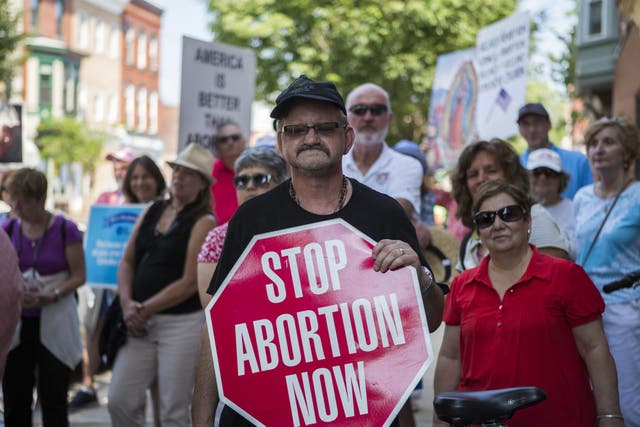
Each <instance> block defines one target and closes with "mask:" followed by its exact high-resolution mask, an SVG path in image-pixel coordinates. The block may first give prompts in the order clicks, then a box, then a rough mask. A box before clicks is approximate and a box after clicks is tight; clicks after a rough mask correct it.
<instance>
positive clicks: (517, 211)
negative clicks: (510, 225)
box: [473, 205, 527, 229]
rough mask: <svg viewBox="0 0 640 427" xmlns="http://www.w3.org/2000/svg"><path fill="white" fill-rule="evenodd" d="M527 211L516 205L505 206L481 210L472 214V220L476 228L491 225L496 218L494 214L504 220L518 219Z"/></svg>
mask: <svg viewBox="0 0 640 427" xmlns="http://www.w3.org/2000/svg"><path fill="white" fill-rule="evenodd" d="M526 213H527V211H526V210H525V209H524V208H523V207H521V206H518V205H510V206H505V207H503V208H500V209H498V210H497V211H482V212H476V213H475V214H473V222H475V224H476V227H478V229H481V228H487V227H491V226H492V225H493V223H494V221H495V220H496V216H499V217H500V219H501V220H502V221H504V222H515V221H520V220H521V219H522V218H524V216H525V214H526Z"/></svg>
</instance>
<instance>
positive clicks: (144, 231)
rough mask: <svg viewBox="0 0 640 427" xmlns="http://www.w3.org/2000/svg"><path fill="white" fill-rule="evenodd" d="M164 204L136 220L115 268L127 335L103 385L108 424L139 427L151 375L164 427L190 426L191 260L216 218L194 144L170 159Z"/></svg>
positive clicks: (194, 348)
mask: <svg viewBox="0 0 640 427" xmlns="http://www.w3.org/2000/svg"><path fill="white" fill-rule="evenodd" d="M168 163H169V165H170V166H171V168H172V169H173V176H172V178H171V183H170V187H169V195H170V197H169V199H168V200H159V201H156V202H154V203H153V204H152V205H151V206H150V207H149V208H148V209H147V210H145V211H144V212H143V213H142V215H141V216H140V218H139V219H138V221H137V223H136V225H135V227H134V229H133V232H132V234H131V238H130V239H129V243H128V244H127V247H126V249H125V253H124V256H123V258H122V261H121V263H120V267H119V269H118V291H119V295H120V302H121V304H122V311H123V316H124V321H125V324H126V326H127V331H128V336H127V342H126V344H125V345H124V346H123V347H122V348H121V349H120V351H119V352H118V355H117V358H116V360H115V364H114V366H113V376H112V379H111V386H110V387H109V413H110V415H111V421H112V424H113V425H114V426H116V427H117V426H144V425H145V410H144V409H145V401H146V390H147V388H148V387H149V385H150V384H151V382H152V381H153V380H154V378H156V377H157V383H158V391H159V399H160V422H161V424H162V425H173V426H188V425H191V417H190V411H189V405H190V403H191V396H192V392H193V384H194V375H195V364H196V358H197V354H198V350H199V347H200V344H199V343H200V332H201V328H202V324H203V320H204V319H203V312H202V310H201V307H200V301H199V299H198V295H197V284H196V257H197V255H198V252H199V250H200V247H201V246H202V243H203V241H204V239H205V237H206V235H207V233H208V232H209V230H210V229H211V228H213V227H214V226H215V219H214V218H213V215H212V214H211V210H210V207H209V206H210V205H209V202H210V198H211V192H210V191H209V187H210V186H211V168H212V165H213V156H212V155H211V153H210V152H209V151H208V150H207V149H206V148H203V147H201V146H199V145H196V144H191V145H189V146H187V148H185V149H184V150H183V151H182V152H181V153H180V154H179V155H178V158H177V159H176V160H175V161H173V162H168Z"/></svg>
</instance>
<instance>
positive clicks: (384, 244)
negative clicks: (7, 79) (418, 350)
mask: <svg viewBox="0 0 640 427" xmlns="http://www.w3.org/2000/svg"><path fill="white" fill-rule="evenodd" d="M391 104H392V103H391V99H390V97H389V94H388V93H387V91H386V90H385V89H384V88H382V87H380V86H378V85H375V84H373V83H365V84H362V85H360V86H358V87H356V88H354V89H353V90H352V91H351V92H350V93H349V94H348V96H347V97H346V100H345V99H343V97H342V95H341V94H340V93H339V92H338V90H337V88H336V87H335V85H334V84H333V83H331V82H318V81H314V80H311V79H309V78H308V77H306V76H300V77H299V78H298V79H296V80H295V81H294V82H292V83H291V85H290V86H289V87H287V88H286V89H285V90H284V91H283V92H282V93H281V94H280V95H279V96H278V97H277V99H276V102H275V106H274V108H273V110H272V112H271V118H273V119H274V127H275V130H276V134H277V140H276V145H275V147H272V146H268V147H267V146H260V147H248V144H247V138H246V136H245V135H244V134H243V131H242V129H241V127H240V126H239V125H238V124H237V123H233V122H224V123H221V124H220V126H219V127H218V129H217V135H216V138H215V141H214V143H213V146H212V147H208V148H207V147H202V146H199V145H195V144H191V145H188V146H187V147H185V148H184V149H183V150H182V151H181V152H180V153H178V156H177V158H176V159H175V160H174V161H172V162H168V165H169V166H170V168H171V170H172V174H171V178H170V179H169V180H168V181H165V178H164V176H163V174H162V172H161V170H160V168H159V167H158V165H157V164H156V163H155V162H154V160H153V159H151V158H150V157H148V156H146V155H138V154H137V153H135V152H133V151H132V150H130V149H123V150H120V151H118V152H116V153H112V154H109V155H108V156H107V160H109V161H111V162H112V164H113V172H114V177H115V179H116V182H117V183H118V188H117V190H114V191H112V192H108V193H105V194H103V195H101V196H100V197H99V198H98V200H97V203H99V204H113V205H119V204H144V205H145V207H144V209H143V211H142V213H141V214H140V216H139V217H138V219H137V222H136V223H135V226H134V227H133V231H132V232H131V235H130V237H129V240H128V243H127V245H126V248H125V251H124V255H123V257H122V260H121V261H120V264H119V268H118V274H117V291H116V292H115V293H113V292H110V291H104V290H95V291H92V292H94V297H95V298H96V303H95V304H94V306H95V307H94V309H93V310H94V311H95V312H94V313H91V314H87V313H86V312H85V311H86V310H85V311H83V309H82V308H81V307H80V306H81V305H83V298H84V297H83V292H84V291H82V289H79V287H80V286H81V285H82V284H83V283H84V282H85V276H86V272H85V258H84V253H83V250H82V235H81V233H80V231H79V230H78V227H77V226H76V224H75V223H74V222H73V221H71V220H70V219H68V218H66V217H64V216H63V215H57V214H54V213H52V212H50V211H48V210H47V209H46V208H45V202H46V194H47V180H46V177H45V175H44V174H43V173H42V172H39V171H38V170H35V169H32V168H23V169H19V170H17V171H14V172H13V173H12V174H11V176H9V177H8V179H7V181H6V182H3V186H2V197H3V199H5V200H6V201H7V202H8V203H9V205H10V207H11V212H10V215H9V216H8V218H6V219H5V220H4V222H3V223H2V227H3V229H4V231H5V233H0V234H1V235H0V245H1V247H2V252H3V253H5V254H7V255H8V256H3V258H2V261H0V265H1V266H2V271H3V277H6V278H7V280H3V289H2V293H3V299H2V300H1V303H0V304H1V305H0V316H1V317H0V318H1V319H2V321H1V322H0V324H1V327H2V329H1V330H0V377H1V378H2V387H3V397H4V422H5V424H6V425H7V426H29V425H32V417H33V415H32V407H33V395H34V393H33V390H34V387H35V388H36V390H37V395H38V400H39V402H40V405H41V407H42V418H43V424H44V425H45V426H66V425H68V411H69V410H75V409H77V408H80V407H83V406H84V405H87V404H90V403H92V402H94V401H95V400H96V392H95V388H94V385H93V381H94V380H93V376H94V375H95V374H96V372H97V370H98V367H99V366H100V356H99V352H98V339H99V337H100V334H101V330H102V324H103V321H104V315H105V314H106V312H107V309H108V308H109V307H110V306H111V305H113V304H119V305H120V306H121V308H122V313H123V322H124V324H125V325H126V329H127V340H126V342H125V344H124V345H123V346H122V347H121V348H120V350H119V352H118V354H117V357H116V359H115V363H114V364H113V366H112V377H111V383H110V387H109V401H108V410H109V414H110V416H111V420H112V424H113V425H114V426H144V425H145V422H146V407H145V405H146V403H147V400H148V398H147V393H150V395H151V402H152V405H153V411H152V413H153V417H154V422H155V425H157V426H187V425H191V424H192V423H193V424H194V425H214V422H215V425H219V426H223V427H224V426H241V425H251V423H250V422H249V421H248V420H246V419H244V418H243V417H242V415H240V414H239V413H238V412H236V411H235V410H234V409H233V408H230V407H228V406H226V405H224V404H223V403H222V402H221V401H220V399H219V396H218V390H217V387H216V378H215V371H214V369H213V361H212V355H211V351H210V344H209V335H208V333H207V330H206V327H204V314H203V308H205V307H206V306H207V304H208V303H209V301H210V300H211V297H212V295H213V294H214V293H215V292H216V291H217V289H219V288H220V286H221V285H222V283H223V282H224V280H225V278H226V277H227V275H228V274H229V272H230V271H232V269H233V267H234V265H235V263H236V261H237V259H238V258H239V257H240V255H241V254H242V253H243V251H244V250H245V249H246V247H247V245H248V244H249V242H250V241H251V239H252V238H253V236H255V235H258V234H262V233H266V232H271V231H275V230H280V229H285V228H290V227H295V226H301V225H305V224H310V223H315V222H318V221H323V220H328V219H334V218H341V219H342V220H344V221H346V222H348V223H349V224H351V225H353V226H354V227H356V228H357V229H359V230H361V231H362V232H364V233H365V234H367V235H368V236H370V237H371V238H372V239H374V240H375V241H376V242H377V244H376V245H375V246H374V248H373V250H372V253H371V256H372V258H373V260H374V261H373V267H372V268H373V269H374V270H375V271H379V272H381V273H385V272H387V271H389V270H394V269H397V268H400V267H403V266H413V267H415V269H416V271H417V274H418V280H419V284H420V288H421V291H422V303H423V305H424V307H425V311H426V314H427V322H428V325H429V330H430V331H434V330H435V329H437V328H438V327H439V325H440V324H441V323H444V324H445V327H444V338H443V344H442V348H441V350H440V353H439V355H438V360H437V366H436V374H435V383H434V385H433V386H434V388H435V393H436V394H438V393H442V392H446V391H452V390H487V389H495V388H505V387H516V386H532V385H533V386H538V387H540V388H542V389H544V390H545V392H546V393H547V399H546V401H544V402H543V403H541V404H539V405H536V406H534V407H532V408H528V409H524V410H522V411H520V412H519V413H518V414H517V415H516V417H515V418H513V420H512V424H510V425H516V426H529V425H530V426H537V425H558V426H560V425H562V426H579V427H583V426H623V425H626V426H630V427H640V380H639V379H640V287H628V288H624V289H621V290H617V291H615V292H613V293H610V294H608V293H606V292H605V291H604V290H603V288H604V287H605V286H606V285H607V284H610V283H612V282H618V281H620V280H625V279H626V278H628V277H630V276H631V275H633V274H634V273H637V272H638V270H639V267H640V240H639V239H638V238H637V237H638V236H640V184H639V183H638V181H637V180H636V174H637V171H636V170H635V168H636V166H635V165H636V161H637V159H638V157H639V154H640V140H639V137H638V132H637V129H636V128H635V126H634V125H633V124H631V123H630V122H628V121H626V120H625V119H623V118H604V119H600V120H598V121H595V122H593V123H592V124H591V125H590V126H589V127H588V129H587V131H586V134H585V147H586V156H585V155H584V154H581V153H579V152H577V151H572V150H565V149H563V148H560V147H558V146H557V145H556V144H554V143H553V142H551V141H550V140H549V136H548V135H549V131H550V129H551V119H550V116H549V113H548V112H547V110H546V109H545V108H544V106H543V105H542V104H538V103H531V104H526V105H524V106H523V107H522V108H521V109H520V110H519V114H518V118H517V123H518V126H519V130H520V133H521V135H522V137H523V138H524V139H525V140H526V141H527V150H526V151H525V152H524V153H523V154H522V155H518V154H517V153H516V151H515V150H514V149H513V148H512V146H511V145H510V144H509V143H507V142H505V141H503V140H500V139H491V140H480V141H476V142H472V143H470V144H468V145H467V146H466V147H465V148H464V149H463V150H462V152H461V154H460V157H459V159H458V162H457V165H456V166H455V168H454V169H453V171H452V173H451V184H452V191H451V193H450V194H443V193H445V192H444V191H443V190H440V189H438V188H436V186H435V185H434V182H433V171H432V170H431V169H430V167H429V164H428V162H427V160H426V158H425V154H424V153H423V152H422V151H421V148H420V146H419V145H418V144H416V143H414V142H412V141H401V142H398V143H397V144H395V145H393V144H390V143H389V142H388V141H387V136H388V131H389V127H390V125H391V123H392V120H393V111H392V107H391ZM594 178H595V179H594ZM442 200H446V203H447V205H448V206H449V207H451V208H452V209H453V210H452V211H451V212H450V215H451V216H452V217H455V218H454V220H455V221H458V223H459V227H456V231H455V232H453V233H452V234H455V235H456V236H458V238H459V240H455V239H454V240H455V241H457V242H459V251H458V252H459V256H458V257H457V265H456V268H455V269H456V270H457V271H456V273H457V276H455V277H454V278H453V280H452V281H451V283H450V293H449V294H448V295H447V296H446V297H445V296H444V294H445V292H446V291H447V288H446V287H441V286H440V285H439V284H437V283H436V278H434V275H433V270H432V268H431V267H430V266H429V265H428V263H427V261H426V260H425V256H424V252H425V250H427V249H428V248H429V247H430V246H433V243H434V242H433V235H434V233H435V231H436V228H435V227H437V226H436V224H435V221H434V205H435V204H436V203H442V202H441V201H442ZM454 207H455V208H454ZM452 231H453V230H452ZM116 294H117V297H116ZM4 295H6V296H7V297H6V298H4ZM78 296H80V298H79V299H80V304H79V303H78ZM114 297H115V299H114ZM85 309H86V307H85ZM79 312H80V314H81V315H80V316H79V315H78V313H79ZM81 326H82V327H81ZM81 331H82V333H81ZM5 360H6V367H5V368H4V369H3V364H4V363H5ZM81 361H82V364H83V379H82V387H81V388H80V389H79V390H78V392H77V393H76V394H75V395H74V396H72V397H71V399H69V400H68V393H69V386H70V379H71V374H72V372H73V370H74V369H75V368H76V366H77V365H78V364H79V363H80V362H81ZM3 372H4V375H3ZM427 386H431V385H427ZM439 424H442V423H441V422H440V421H439V420H437V419H435V418H434V425H439ZM393 425H396V426H401V427H408V426H413V425H415V422H414V420H413V413H412V409H411V400H410V399H408V400H407V402H406V403H405V405H404V407H403V408H402V409H401V410H400V411H399V413H398V416H397V418H396V420H395V421H394V423H393Z"/></svg>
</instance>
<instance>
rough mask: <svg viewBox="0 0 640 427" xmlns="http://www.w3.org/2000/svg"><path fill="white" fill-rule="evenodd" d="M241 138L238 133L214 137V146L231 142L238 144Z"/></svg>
mask: <svg viewBox="0 0 640 427" xmlns="http://www.w3.org/2000/svg"><path fill="white" fill-rule="evenodd" d="M241 138H242V135H240V134H239V133H235V134H233V135H227V136H216V144H226V143H227V142H230V141H233V142H238V141H240V139H241Z"/></svg>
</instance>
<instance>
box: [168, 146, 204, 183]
mask: <svg viewBox="0 0 640 427" xmlns="http://www.w3.org/2000/svg"><path fill="white" fill-rule="evenodd" d="M167 164H168V165H169V166H171V167H172V168H173V167H175V166H182V167H185V168H189V169H192V170H194V171H196V172H200V174H201V175H202V176H204V177H205V179H206V180H207V181H209V183H210V184H212V183H213V177H212V176H211V172H212V171H213V154H211V152H210V151H209V150H208V149H206V148H204V147H203V146H201V145H198V144H189V145H187V147H186V148H185V149H184V150H182V151H181V152H180V153H179V154H178V158H177V159H175V160H174V161H172V162H167Z"/></svg>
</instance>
